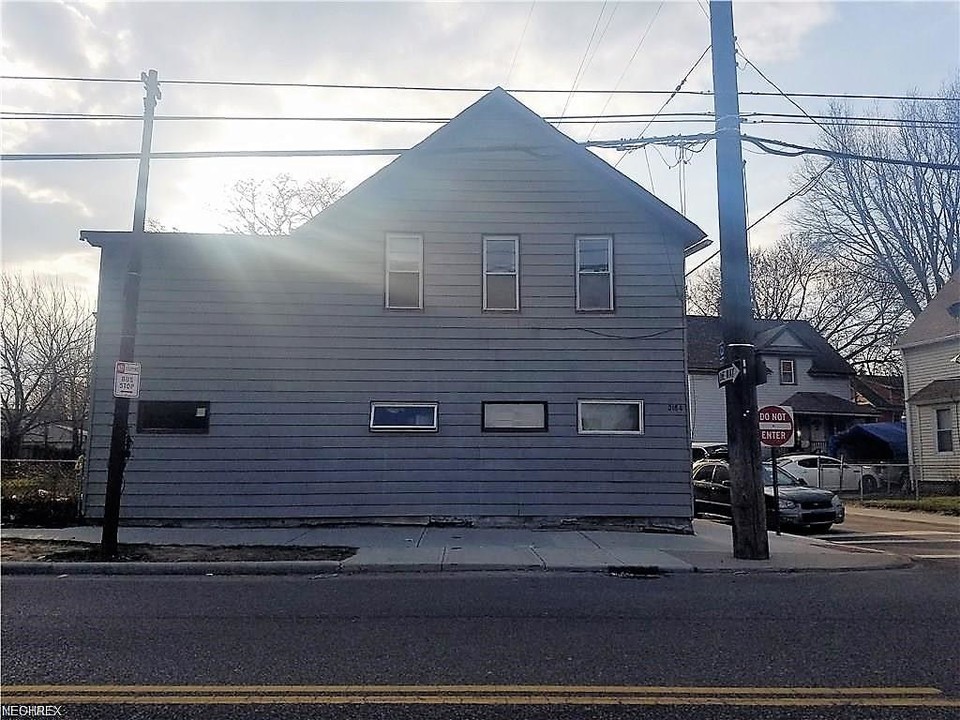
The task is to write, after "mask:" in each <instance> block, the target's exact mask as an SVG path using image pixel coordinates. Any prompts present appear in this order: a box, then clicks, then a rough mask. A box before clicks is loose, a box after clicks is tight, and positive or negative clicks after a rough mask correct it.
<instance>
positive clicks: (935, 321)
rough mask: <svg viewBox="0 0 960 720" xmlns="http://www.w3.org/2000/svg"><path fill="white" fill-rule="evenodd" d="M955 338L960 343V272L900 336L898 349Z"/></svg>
mask: <svg viewBox="0 0 960 720" xmlns="http://www.w3.org/2000/svg"><path fill="white" fill-rule="evenodd" d="M954 337H955V338H957V340H958V343H960V270H957V271H956V272H955V273H954V274H953V277H951V278H950V279H949V280H948V281H947V283H946V284H945V285H944V286H943V287H942V288H940V292H938V293H937V294H936V296H935V297H934V298H933V300H931V301H930V302H929V304H928V305H927V306H926V307H925V308H924V309H923V312H921V313H920V315H919V316H917V319H916V320H914V321H913V323H912V324H911V325H910V327H908V328H907V330H906V332H905V333H903V335H901V336H900V340H899V341H898V342H897V347H899V348H901V349H903V348H908V347H912V346H914V345H925V344H927V343H933V342H939V341H941V340H949V339H950V338H954Z"/></svg>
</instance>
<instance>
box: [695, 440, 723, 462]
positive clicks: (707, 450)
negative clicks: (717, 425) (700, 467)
mask: <svg viewBox="0 0 960 720" xmlns="http://www.w3.org/2000/svg"><path fill="white" fill-rule="evenodd" d="M690 454H691V455H692V456H693V462H697V461H698V460H706V459H708V458H722V459H723V460H726V459H727V458H729V457H730V453H729V452H728V450H727V446H726V443H719V442H695V443H693V444H692V445H691V447H690Z"/></svg>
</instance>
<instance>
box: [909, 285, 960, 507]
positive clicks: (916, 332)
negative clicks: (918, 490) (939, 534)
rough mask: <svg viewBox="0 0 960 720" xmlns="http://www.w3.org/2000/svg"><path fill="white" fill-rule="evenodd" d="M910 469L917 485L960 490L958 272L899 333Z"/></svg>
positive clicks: (949, 490)
mask: <svg viewBox="0 0 960 720" xmlns="http://www.w3.org/2000/svg"><path fill="white" fill-rule="evenodd" d="M897 347H898V348H899V349H900V352H901V353H902V354H903V387H904V395H905V397H906V405H907V409H906V419H907V443H908V452H909V455H910V464H911V469H912V472H913V474H914V477H916V478H919V482H920V483H921V487H927V488H930V487H934V488H939V489H942V490H944V491H945V492H952V493H957V492H958V489H960V487H958V486H960V271H957V272H955V273H954V274H953V277H951V278H950V280H949V281H948V282H947V283H946V284H945V285H944V286H943V287H942V288H941V289H940V292H939V293H937V295H936V297H934V298H933V300H931V301H930V303H929V304H928V305H927V307H925V308H924V309H923V312H921V313H920V315H919V316H918V317H917V319H916V320H914V321H913V324H911V325H910V327H909V328H907V330H906V332H904V333H903V335H901V336H900V339H899V340H898V342H897Z"/></svg>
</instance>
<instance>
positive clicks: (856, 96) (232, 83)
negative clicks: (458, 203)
mask: <svg viewBox="0 0 960 720" xmlns="http://www.w3.org/2000/svg"><path fill="white" fill-rule="evenodd" d="M0 80H20V81H30V80H36V81H44V82H92V83H121V84H124V83H126V84H134V85H139V84H140V80H135V79H126V78H108V77H78V76H55V75H0ZM161 84H162V85H185V86H189V85H197V86H211V85H219V86H223V87H266V88H278V87H279V88H284V87H285V88H313V89H330V90H401V91H411V92H460V93H486V92H489V91H490V88H489V87H456V86H436V85H435V86H428V85H360V84H348V83H305V82H300V83H297V82H273V81H271V82H268V81H241V80H164V81H162V82H161ZM505 89H506V91H507V92H511V93H531V94H532V93H557V94H565V93H569V92H570V89H569V88H563V89H561V88H505ZM574 92H575V93H582V94H598V95H608V94H614V95H672V94H677V95H701V96H705V97H710V96H712V95H713V91H711V90H681V91H680V92H676V91H675V90H654V89H643V90H641V89H635V90H620V89H613V90H611V89H602V88H589V89H583V88H577V89H576V90H574ZM740 95H741V96H752V97H782V96H787V97H794V98H798V97H800V98H804V97H806V98H826V99H831V98H835V99H838V100H918V101H929V102H942V101H944V100H960V97H941V96H936V95H880V94H865V93H821V92H763V91H745V92H741V93H740Z"/></svg>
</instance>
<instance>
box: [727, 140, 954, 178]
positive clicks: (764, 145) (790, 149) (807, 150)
mask: <svg viewBox="0 0 960 720" xmlns="http://www.w3.org/2000/svg"><path fill="white" fill-rule="evenodd" d="M741 138H742V139H743V141H744V142H749V143H753V144H754V145H756V146H757V147H758V148H760V149H761V150H763V151H764V152H768V153H770V154H772V155H781V156H784V157H799V156H800V155H820V156H821V157H826V158H832V159H834V160H860V161H864V162H875V163H882V164H886V165H903V166H905V167H916V168H926V169H928V170H948V171H958V172H960V165H954V164H951V163H935V162H926V161H922V160H903V159H900V158H889V157H880V156H878V155H860V154H858V153H848V152H838V151H836V150H825V149H823V148H813V147H808V146H806V145H797V144H795V143H790V142H785V141H783V140H773V139H770V138H761V137H754V136H753V135H742V136H741ZM769 145H774V146H777V147H780V148H787V149H786V150H779V149H777V148H776V147H768V146H769Z"/></svg>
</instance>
